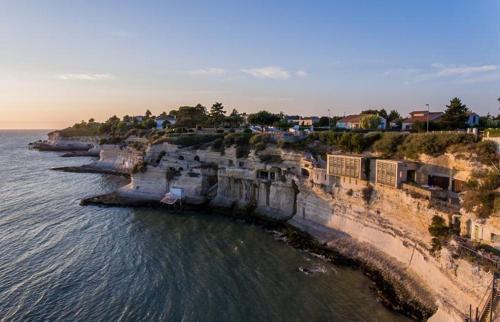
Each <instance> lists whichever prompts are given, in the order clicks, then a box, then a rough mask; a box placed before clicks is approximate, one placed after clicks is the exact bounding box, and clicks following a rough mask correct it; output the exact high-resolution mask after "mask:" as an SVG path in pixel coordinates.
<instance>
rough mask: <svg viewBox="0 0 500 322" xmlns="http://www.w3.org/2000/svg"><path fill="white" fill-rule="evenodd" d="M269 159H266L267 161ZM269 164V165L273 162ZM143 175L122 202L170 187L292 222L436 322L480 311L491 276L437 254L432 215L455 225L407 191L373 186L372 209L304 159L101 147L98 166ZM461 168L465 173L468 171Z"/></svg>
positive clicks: (354, 189) (354, 187)
mask: <svg viewBox="0 0 500 322" xmlns="http://www.w3.org/2000/svg"><path fill="white" fill-rule="evenodd" d="M263 156H268V157H267V158H264V157H263ZM269 156H272V157H269ZM142 159H144V160H146V161H147V163H148V166H147V167H146V168H145V169H143V171H138V172H136V173H133V174H132V175H131V183H130V184H129V185H127V186H126V187H123V188H121V189H120V190H119V191H118V193H119V194H122V195H123V196H127V197H131V198H138V199H144V200H160V199H161V198H162V197H163V196H164V195H165V193H166V192H168V191H169V190H170V188H172V187H176V188H182V189H183V191H184V196H183V201H184V202H187V203H193V204H204V203H210V204H211V205H213V206H220V207H233V206H237V207H240V208H243V207H249V206H251V207H252V208H254V209H255V210H256V211H257V212H258V213H260V214H263V215H266V216H269V217H272V218H277V219H281V220H287V221H288V222H289V223H290V224H291V225H293V226H295V227H298V228H299V229H301V230H304V231H306V232H308V233H310V234H311V235H313V236H314V237H316V238H317V239H319V240H321V241H322V242H324V243H326V244H327V245H328V246H329V247H331V248H333V249H335V250H337V251H338V252H340V253H342V254H345V255H347V256H349V257H352V258H355V259H357V260H359V261H361V262H363V263H365V264H366V265H369V266H371V267H374V268H376V269H377V270H379V271H380V272H382V274H383V275H384V277H385V278H386V279H387V280H390V281H392V282H393V283H394V284H395V285H399V287H398V295H399V296H400V297H410V298H414V299H418V301H419V302H420V303H423V305H425V306H426V307H427V308H435V307H438V308H439V309H438V312H437V313H436V315H435V316H434V317H433V319H434V321H459V320H463V319H464V318H465V314H467V313H468V310H469V305H473V307H474V306H475V305H478V304H479V302H480V300H481V297H482V296H483V294H484V293H485V291H486V289H487V287H488V284H489V283H490V282H491V279H492V276H491V274H490V273H488V272H485V271H484V270H482V269H481V268H480V267H479V266H476V265H473V264H471V263H469V262H467V261H464V260H461V259H457V258H455V256H453V254H452V253H450V251H448V250H446V249H443V250H442V251H441V252H440V254H438V256H432V255H431V254H430V251H429V249H430V240H431V236H430V234H429V232H428V226H429V224H430V222H431V219H432V217H433V216H434V215H439V216H442V217H443V218H448V217H449V215H448V214H447V213H444V212H441V211H440V210H438V209H436V208H433V207H431V206H430V205H429V202H428V200H423V199H417V198H414V197H412V196H411V195H410V194H408V193H406V192H404V191H403V190H400V189H396V188H389V187H385V186H380V185H375V187H374V191H373V193H372V195H371V197H370V198H369V200H368V201H367V200H366V198H363V197H362V195H363V192H362V189H363V188H364V187H366V185H364V183H362V182H351V183H349V182H338V183H336V184H334V183H333V182H330V178H329V177H328V176H327V175H326V170H325V169H322V168H317V167H314V166H312V163H311V162H310V161H309V160H308V158H307V157H304V155H302V154H301V153H294V152H290V151H284V150H280V149H266V150H264V151H260V152H259V154H258V155H257V154H255V153H254V152H251V153H250V154H249V155H248V157H246V158H237V157H236V153H235V149H234V148H227V149H226V150H225V153H224V154H221V153H219V152H213V151H210V150H200V149H190V148H178V147H176V146H173V145H169V144H161V145H157V146H151V147H149V148H148V150H147V151H146V154H145V155H144V156H143V155H141V154H140V153H138V152H137V151H133V150H129V149H120V148H119V147H116V146H103V149H102V151H101V159H100V160H99V161H98V164H99V166H102V167H108V168H113V169H119V170H120V171H129V170H130V169H131V168H132V167H133V165H134V164H136V163H137V162H139V160H142ZM462 168H463V167H462V166H460V167H459V169H457V170H460V171H465V170H463V169H462Z"/></svg>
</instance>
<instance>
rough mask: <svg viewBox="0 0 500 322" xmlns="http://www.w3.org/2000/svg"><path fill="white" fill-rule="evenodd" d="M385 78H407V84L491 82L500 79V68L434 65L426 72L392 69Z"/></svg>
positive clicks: (494, 66) (415, 69) (495, 66)
mask: <svg viewBox="0 0 500 322" xmlns="http://www.w3.org/2000/svg"><path fill="white" fill-rule="evenodd" d="M384 75H385V76H394V77H398V76H399V77H403V78H406V81H405V83H414V82H423V81H429V80H438V79H446V80H447V81H454V82H459V83H479V82H491V81H496V80H498V79H499V75H500V66H498V65H477V66H471V65H444V64H438V63H435V64H432V65H431V66H430V68H428V69H427V70H426V71H423V70H421V69H417V68H402V69H392V70H388V71H386V72H385V73H384Z"/></svg>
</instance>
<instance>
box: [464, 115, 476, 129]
mask: <svg viewBox="0 0 500 322" xmlns="http://www.w3.org/2000/svg"><path fill="white" fill-rule="evenodd" d="M465 123H466V124H467V126H468V127H477V126H478V125H479V115H477V114H476V113H474V112H468V113H467V121H466V122H465Z"/></svg>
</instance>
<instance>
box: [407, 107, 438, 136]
mask: <svg viewBox="0 0 500 322" xmlns="http://www.w3.org/2000/svg"><path fill="white" fill-rule="evenodd" d="M443 115H444V113H443V112H429V111H413V112H410V117H407V118H405V119H403V121H402V124H401V130H403V131H410V130H412V129H413V124H415V122H422V123H427V120H429V122H430V121H438V120H439V119H441V118H442V117H443Z"/></svg>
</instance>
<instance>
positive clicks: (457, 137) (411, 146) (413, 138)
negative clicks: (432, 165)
mask: <svg viewBox="0 0 500 322" xmlns="http://www.w3.org/2000/svg"><path fill="white" fill-rule="evenodd" d="M477 141H478V138H477V137H476V136H474V135H472V134H466V133H413V134H410V135H408V136H406V138H405V140H404V141H403V144H402V145H401V146H400V148H399V151H400V152H401V153H402V155H404V156H405V157H407V158H409V159H417V158H418V156H419V155H420V154H427V155H430V156H434V157H436V156H439V155H442V154H444V153H445V152H446V149H447V148H448V147H450V146H452V145H455V144H469V143H474V142H477Z"/></svg>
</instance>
